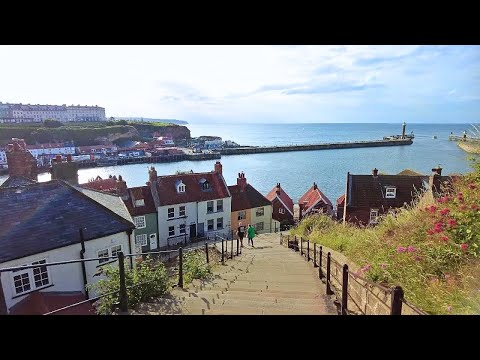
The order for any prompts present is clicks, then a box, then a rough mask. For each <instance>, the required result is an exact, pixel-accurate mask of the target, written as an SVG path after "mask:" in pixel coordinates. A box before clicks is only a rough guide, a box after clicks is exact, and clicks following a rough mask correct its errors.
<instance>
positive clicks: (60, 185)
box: [0, 180, 135, 263]
mask: <svg viewBox="0 0 480 360" xmlns="http://www.w3.org/2000/svg"><path fill="white" fill-rule="evenodd" d="M112 197H113V196H112ZM104 200H105V199H104ZM119 202H120V203H121V206H122V207H123V208H124V212H126V213H127V216H128V217H129V218H130V219H131V217H130V215H129V214H128V211H127V209H126V208H125V205H124V204H123V201H122V200H121V199H119V198H117V199H116V200H112V199H110V200H108V201H103V203H104V204H106V205H107V204H108V203H110V204H111V206H112V207H113V208H114V209H116V211H119V210H118V205H119ZM119 212H121V211H119ZM0 219H1V221H0V263H2V262H5V261H9V260H14V259H19V258H23V257H25V256H29V255H34V254H38V253H41V252H45V251H48V250H53V249H57V248H61V247H64V246H68V245H72V244H78V243H79V242H80V235H79V229H80V228H85V230H84V237H85V240H91V239H96V238H100V237H104V236H108V235H112V234H117V233H121V232H124V231H127V230H129V229H134V227H135V225H134V224H133V223H132V222H131V221H127V220H126V216H119V215H117V213H115V212H114V211H113V210H110V209H108V208H106V207H105V206H104V205H102V204H100V203H98V202H97V201H95V200H93V199H92V198H91V197H89V196H87V195H85V194H83V193H82V192H80V191H79V190H77V188H74V187H73V186H71V185H68V184H67V183H65V182H63V181H61V180H52V181H47V182H41V183H37V184H32V185H29V186H26V187H20V188H6V189H3V188H2V189H0Z"/></svg>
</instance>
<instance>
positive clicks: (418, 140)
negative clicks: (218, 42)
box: [0, 124, 471, 202]
mask: <svg viewBox="0 0 480 360" xmlns="http://www.w3.org/2000/svg"><path fill="white" fill-rule="evenodd" d="M188 127H189V129H190V130H191V135H192V136H194V137H197V136H200V135H217V136H221V137H222V138H223V140H233V141H235V142H237V143H239V144H241V145H287V144H311V143H323V142H341V141H354V140H378V139H382V138H383V136H386V135H393V134H400V133H401V124H274V125H273V124H248V125H241V124H237V125H219V124H205V125H190V124H189V125H188ZM470 129H471V126H470V125H469V124H407V133H410V131H413V132H414V134H415V139H414V141H413V145H408V146H396V147H384V148H365V149H338V150H319V151H299V152H288V153H286V152H284V153H273V154H252V155H233V156H223V157H222V159H221V161H222V164H223V173H224V177H225V180H226V181H227V184H229V185H233V184H236V178H237V173H238V172H240V171H244V172H245V175H246V178H247V181H248V182H249V183H250V184H252V185H253V186H254V187H255V188H256V189H257V190H259V191H260V192H261V193H263V194H266V193H267V192H269V191H270V190H271V189H272V188H273V186H274V185H275V184H276V183H277V182H280V183H281V184H282V187H283V188H284V189H285V190H286V191H287V192H288V193H289V194H290V196H291V197H292V198H293V200H294V201H295V202H296V201H298V199H299V198H300V196H301V195H302V194H303V193H304V192H305V191H306V190H307V189H308V188H309V187H310V186H311V185H312V183H313V182H314V181H315V182H316V183H317V184H318V186H319V188H320V189H321V190H322V191H323V192H324V193H325V195H326V196H328V197H329V198H330V200H331V201H332V202H334V200H335V199H336V198H338V197H339V196H340V195H341V194H343V192H344V190H345V180H346V176H347V172H348V171H350V172H351V173H353V174H370V173H371V170H372V169H373V168H374V167H377V168H378V169H379V170H380V171H381V172H383V173H386V174H396V173H398V172H400V171H402V170H403V169H405V168H410V169H412V170H415V171H418V172H420V173H423V174H430V172H431V169H432V167H434V166H436V165H441V166H442V167H443V169H444V173H445V174H449V173H464V172H465V171H468V170H469V169H470V167H469V162H468V160H467V158H468V157H469V155H468V154H467V153H465V152H464V151H462V150H461V149H460V148H459V147H458V146H457V145H456V144H455V142H452V141H449V140H448V135H449V134H450V132H453V133H454V134H457V135H461V133H462V132H463V130H467V131H469V130H470ZM433 135H436V136H437V139H436V140H434V139H433V138H432V136H433ZM148 165H149V164H135V165H124V166H110V167H104V168H94V169H82V170H80V171H79V181H80V183H84V182H87V181H88V179H90V178H93V177H96V176H97V175H100V176H101V177H103V178H105V177H108V175H110V174H112V175H117V176H118V175H122V176H123V177H124V179H125V180H126V181H127V185H128V186H141V185H144V184H145V182H146V181H147V180H148V170H147V169H148ZM213 165H214V161H183V162H178V163H168V164H156V165H155V167H156V169H157V172H158V174H159V175H169V174H174V173H175V172H176V171H177V170H183V171H185V170H193V171H195V172H201V171H211V170H213ZM5 178H6V177H0V183H1V182H3V181H4V180H5ZM49 179H50V175H49V174H41V175H39V180H40V181H47V180H49Z"/></svg>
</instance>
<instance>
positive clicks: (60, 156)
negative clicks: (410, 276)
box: [55, 155, 62, 163]
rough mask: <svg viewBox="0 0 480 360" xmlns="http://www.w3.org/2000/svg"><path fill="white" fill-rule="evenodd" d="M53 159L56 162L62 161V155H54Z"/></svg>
mask: <svg viewBox="0 0 480 360" xmlns="http://www.w3.org/2000/svg"><path fill="white" fill-rule="evenodd" d="M55 161H56V162H58V163H59V162H62V155H56V156H55Z"/></svg>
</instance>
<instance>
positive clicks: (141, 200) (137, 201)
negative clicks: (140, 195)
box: [135, 199, 145, 206]
mask: <svg viewBox="0 0 480 360" xmlns="http://www.w3.org/2000/svg"><path fill="white" fill-rule="evenodd" d="M135 206H145V200H144V199H138V200H135Z"/></svg>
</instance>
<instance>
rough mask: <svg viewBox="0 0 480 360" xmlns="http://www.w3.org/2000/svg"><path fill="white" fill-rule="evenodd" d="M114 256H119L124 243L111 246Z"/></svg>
mask: <svg viewBox="0 0 480 360" xmlns="http://www.w3.org/2000/svg"><path fill="white" fill-rule="evenodd" d="M110 250H111V252H112V256H117V254H118V253H119V252H120V251H122V245H115V246H112V247H111V248H110Z"/></svg>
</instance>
